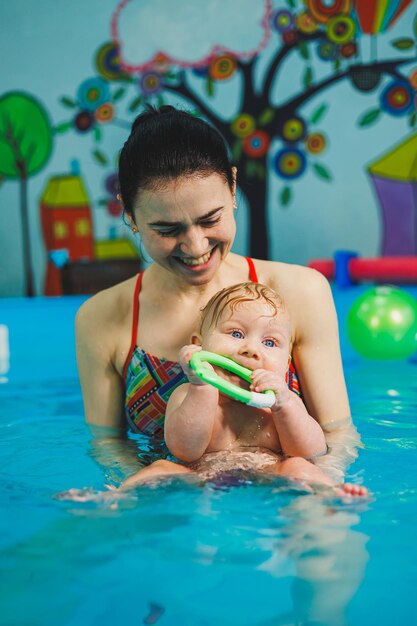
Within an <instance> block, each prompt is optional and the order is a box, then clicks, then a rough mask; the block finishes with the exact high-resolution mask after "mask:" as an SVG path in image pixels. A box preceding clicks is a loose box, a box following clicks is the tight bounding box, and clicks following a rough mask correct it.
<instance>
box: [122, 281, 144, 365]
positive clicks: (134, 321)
mask: <svg viewBox="0 0 417 626" xmlns="http://www.w3.org/2000/svg"><path fill="white" fill-rule="evenodd" d="M142 276H143V272H140V273H139V274H138V277H137V279H136V285H135V292H134V295H133V312H132V316H133V319H132V337H131V340H130V348H129V352H128V354H127V357H126V360H125V364H124V366H123V378H126V372H127V368H128V365H129V363H130V359H131V358H132V354H133V352H134V350H135V348H136V339H137V336H138V324H139V293H140V288H141V285H142Z"/></svg>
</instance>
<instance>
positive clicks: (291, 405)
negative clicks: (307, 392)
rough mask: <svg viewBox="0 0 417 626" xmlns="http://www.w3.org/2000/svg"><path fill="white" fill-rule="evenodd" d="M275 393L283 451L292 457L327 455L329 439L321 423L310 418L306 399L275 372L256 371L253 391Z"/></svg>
mask: <svg viewBox="0 0 417 626" xmlns="http://www.w3.org/2000/svg"><path fill="white" fill-rule="evenodd" d="M267 389H272V390H273V391H274V392H275V396H276V401H275V404H274V405H273V406H272V407H271V411H272V417H273V420H274V424H275V428H276V429H277V432H278V436H279V440H280V442H281V447H282V451H283V453H284V454H286V455H288V456H302V457H304V458H307V459H308V458H311V457H314V456H319V455H321V454H325V453H326V452H327V446H326V439H325V437H324V433H323V430H322V428H321V426H320V424H319V423H318V422H316V420H315V419H314V418H313V417H311V415H309V413H308V412H307V409H306V407H305V406H304V403H303V402H302V400H301V399H300V398H299V397H298V396H297V394H295V393H294V392H293V391H290V389H288V385H287V383H286V382H285V380H283V379H282V378H281V377H279V376H277V374H276V373H275V372H270V371H267V370H262V369H258V370H254V372H253V373H252V384H251V390H252V391H258V392H261V391H266V390H267Z"/></svg>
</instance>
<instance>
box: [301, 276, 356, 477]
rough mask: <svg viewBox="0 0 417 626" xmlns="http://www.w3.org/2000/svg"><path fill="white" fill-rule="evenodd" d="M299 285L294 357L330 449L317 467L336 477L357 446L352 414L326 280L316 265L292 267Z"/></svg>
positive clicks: (305, 394)
mask: <svg viewBox="0 0 417 626" xmlns="http://www.w3.org/2000/svg"><path fill="white" fill-rule="evenodd" d="M296 271H297V274H298V275H297V276H295V277H293V280H294V283H296V284H297V285H298V292H297V295H296V297H295V303H294V304H293V306H292V309H291V315H292V317H293V320H294V319H295V322H296V324H295V336H294V347H293V352H292V355H293V361H294V364H295V368H296V371H297V376H298V378H299V381H300V386H301V391H302V394H303V400H304V403H305V405H306V408H307V411H308V412H309V414H310V415H312V416H313V417H314V419H316V420H317V421H318V423H319V424H320V426H321V427H322V429H323V431H324V433H325V437H326V443H327V446H328V449H329V454H328V455H326V456H325V457H322V458H320V459H319V460H318V461H317V464H318V465H320V467H322V468H325V469H327V470H329V471H330V472H334V478H335V480H336V479H337V480H339V481H340V480H341V477H342V475H343V472H344V470H345V469H346V467H347V466H348V465H349V464H350V463H351V462H352V461H353V460H354V459H355V458H356V456H357V448H358V447H359V446H361V445H362V444H361V440H360V436H359V434H358V433H357V431H356V429H355V427H354V425H353V423H352V418H351V413H350V407H349V400H348V395H347V390H346V383H345V378H344V373H343V367H342V358H341V353H340V345H339V331H338V320H337V315H336V309H335V306H334V302H333V296H332V293H331V289H330V285H329V283H328V281H327V280H326V278H324V276H322V275H321V274H319V273H318V272H316V271H315V270H312V269H309V268H304V267H297V268H296Z"/></svg>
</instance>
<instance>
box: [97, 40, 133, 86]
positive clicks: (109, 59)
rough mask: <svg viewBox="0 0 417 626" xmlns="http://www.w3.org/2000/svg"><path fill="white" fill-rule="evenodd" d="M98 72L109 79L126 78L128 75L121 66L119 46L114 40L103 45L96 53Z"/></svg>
mask: <svg viewBox="0 0 417 626" xmlns="http://www.w3.org/2000/svg"><path fill="white" fill-rule="evenodd" d="M95 61H96V68H97V72H98V73H99V74H100V76H101V77H102V78H106V79H107V80H126V79H127V78H129V77H128V75H127V74H126V72H124V71H123V70H122V68H121V66H120V55H119V47H118V45H117V44H115V43H114V41H111V42H110V43H106V44H104V46H101V48H100V49H99V51H98V52H97V54H96V59H95Z"/></svg>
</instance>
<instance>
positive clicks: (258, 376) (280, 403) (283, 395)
mask: <svg viewBox="0 0 417 626" xmlns="http://www.w3.org/2000/svg"><path fill="white" fill-rule="evenodd" d="M251 378H252V383H251V386H250V389H251V391H256V392H258V393H261V392H262V391H267V390H268V389H272V391H273V392H274V393H275V404H273V406H272V407H271V410H272V411H273V412H276V411H279V410H280V409H282V408H283V407H284V406H285V405H286V404H288V402H289V401H290V400H291V398H292V396H293V392H292V391H290V390H289V389H288V385H287V383H286V381H285V379H284V378H283V377H282V376H279V375H278V374H276V372H271V371H269V370H263V369H256V370H253V372H252V375H251Z"/></svg>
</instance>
